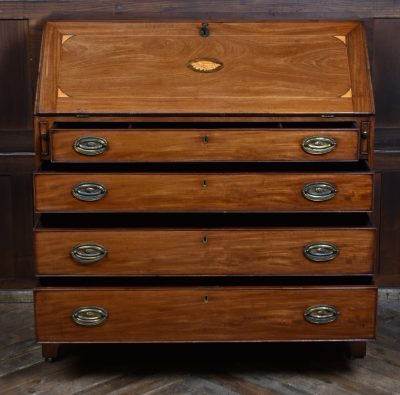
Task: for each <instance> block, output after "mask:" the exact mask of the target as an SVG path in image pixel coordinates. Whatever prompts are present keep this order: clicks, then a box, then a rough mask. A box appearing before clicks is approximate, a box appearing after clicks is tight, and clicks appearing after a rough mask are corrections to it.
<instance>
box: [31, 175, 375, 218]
mask: <svg viewBox="0 0 400 395" xmlns="http://www.w3.org/2000/svg"><path fill="white" fill-rule="evenodd" d="M372 181H373V177H372V175H371V174H365V173H361V174H357V173H353V174H331V173H321V174H318V173H315V174H313V173H311V174H305V173H291V174H288V173H286V174H285V173H283V174H280V173H272V174H271V173H240V174H238V173H225V174H215V173H200V174H171V173H170V174H166V173H164V174H154V173H149V174H132V173H130V174H112V173H109V174H106V173H100V174H97V173H94V174H93V173H82V174H54V173H53V174H50V173H49V174H43V173H42V174H36V175H35V179H34V184H35V209H36V211H37V212H151V211H155V212H171V211H172V212H174V211H178V212H191V211H198V212H221V211H232V212H242V211H243V212H249V211H262V212H273V211H275V212H276V211H303V212H304V211H306V212H307V211H316V212H322V211H368V210H371V208H372V185H373V183H372ZM80 182H97V183H101V184H102V185H104V186H105V187H106V188H107V191H108V192H107V194H106V195H105V197H104V198H103V199H101V200H98V201H95V202H83V201H80V200H77V199H76V198H74V197H73V196H72V193H71V189H72V188H73V187H74V186H75V185H76V184H78V183H80ZM311 182H329V183H332V184H334V185H335V186H336V188H337V194H336V196H335V197H334V198H333V199H331V200H327V201H324V202H311V201H309V200H307V199H305V198H304V197H303V196H302V189H303V187H304V186H305V185H306V184H308V183H311Z"/></svg>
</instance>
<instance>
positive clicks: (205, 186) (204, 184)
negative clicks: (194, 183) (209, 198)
mask: <svg viewBox="0 0 400 395" xmlns="http://www.w3.org/2000/svg"><path fill="white" fill-rule="evenodd" d="M202 185H203V188H207V186H208V184H207V180H203V184H202Z"/></svg>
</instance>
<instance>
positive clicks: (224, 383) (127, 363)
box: [0, 290, 400, 395]
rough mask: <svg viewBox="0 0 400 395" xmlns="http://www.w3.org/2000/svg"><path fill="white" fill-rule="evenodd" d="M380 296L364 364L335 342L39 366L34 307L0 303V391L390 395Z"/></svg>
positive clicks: (394, 357) (91, 348)
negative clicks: (373, 337) (0, 328)
mask: <svg viewBox="0 0 400 395" xmlns="http://www.w3.org/2000/svg"><path fill="white" fill-rule="evenodd" d="M8 292H10V291H8ZM383 296H384V292H383V290H382V291H380V292H379V301H378V320H377V323H378V329H377V339H376V341H371V342H368V349H367V357H366V358H365V359H363V360H352V361H349V360H348V359H346V358H345V356H344V353H343V351H344V347H343V345H342V344H340V343H337V342H315V343H309V342H303V343H279V344H276V343H225V344H215V343H214V344H205V343H200V344H187V343H186V344H176V343H174V344H129V345H126V344H113V345H105V344H90V345H79V346H78V345H77V346H75V345H65V346H64V347H62V352H61V359H60V360H59V361H57V363H46V362H44V360H43V358H42V357H41V354H40V349H39V348H40V346H39V345H37V344H36V343H35V341H34V324H33V315H34V309H33V304H31V303H0V314H1V317H2V321H1V322H2V325H3V327H4V328H7V330H5V331H4V330H3V331H1V333H0V336H1V339H0V347H1V352H0V362H1V363H0V376H1V380H0V393H4V394H10V395H14V394H26V393H28V392H29V391H31V392H32V391H36V392H40V391H42V392H43V391H45V392H48V393H54V391H55V389H57V391H58V392H59V393H69V394H71V395H72V394H74V395H78V394H79V395H82V394H85V395H106V394H107V395H108V394H115V393H124V394H128V393H129V394H132V393H134V394H143V393H146V392H147V393H148V392H150V391H151V393H155V394H162V395H176V394H177V393H178V394H183V393H184V394H190V395H198V394H199V393H202V394H207V395H233V394H235V395H237V394H248V395H260V394H274V395H275V394H290V395H292V394H293V393H301V394H303V395H315V394H320V393H324V394H325V393H331V394H346V395H359V394H360V393H363V394H378V393H379V394H395V393H396V391H398V388H399V385H400V377H399V376H398V374H397V373H398V369H399V358H400V344H399V342H398V333H399V330H400V322H399V320H398V319H397V317H398V315H399V313H400V303H399V299H390V300H386V297H385V298H384V297H383ZM393 296H395V295H393ZM11 298H12V297H11ZM11 298H10V299H11Z"/></svg>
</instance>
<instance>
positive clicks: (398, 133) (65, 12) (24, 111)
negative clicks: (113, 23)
mask: <svg viewBox="0 0 400 395" xmlns="http://www.w3.org/2000/svg"><path fill="white" fill-rule="evenodd" d="M112 18H114V19H147V20H152V19H164V20H168V19H194V20H201V21H212V20H227V19H229V20H241V19H252V20H257V19H259V20H262V19H362V20H364V21H365V24H366V28H367V35H368V44H369V52H370V59H371V68H372V74H373V83H374V90H375V101H376V109H377V133H376V170H377V171H378V172H380V174H379V177H377V179H378V183H377V188H378V191H377V192H378V193H377V196H378V197H379V198H378V199H379V200H378V201H377V202H376V205H377V207H379V206H380V208H379V211H378V213H377V214H378V215H377V220H378V222H379V223H380V240H379V241H380V253H379V256H378V265H377V273H378V275H379V276H378V282H379V284H380V285H395V286H400V46H399V45H398V43H399V42H400V3H399V2H397V1H393V0H363V1H357V2H356V1H351V0H347V1H345V0H339V1H336V2H332V1H330V0H327V1H321V0H317V1H316V0H308V1H302V0H299V1H293V2H290V1H285V2H283V1H281V2H279V1H271V0H191V1H188V0H162V1H161V0H126V1H115V0H114V1H111V0H86V1H74V0H64V1H36V0H35V1H33V0H30V1H1V2H0V103H1V107H0V221H1V222H0V223H1V225H0V286H1V284H3V286H7V285H9V284H11V283H12V281H11V280H13V279H14V280H18V283H17V284H23V282H21V280H24V279H32V277H33V257H32V255H33V248H32V218H33V217H32V194H31V187H32V185H31V173H32V169H33V134H32V119H31V118H32V108H33V98H34V92H35V82H36V75H37V68H38V62H39V50H40V38H41V29H42V27H43V24H44V23H45V21H46V20H47V19H83V20H85V19H112ZM397 18H399V19H397ZM380 203H381V204H380ZM28 284H29V282H28Z"/></svg>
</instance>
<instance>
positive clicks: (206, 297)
mask: <svg viewBox="0 0 400 395" xmlns="http://www.w3.org/2000/svg"><path fill="white" fill-rule="evenodd" d="M203 302H204V303H208V295H205V296H204V298H203Z"/></svg>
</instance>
